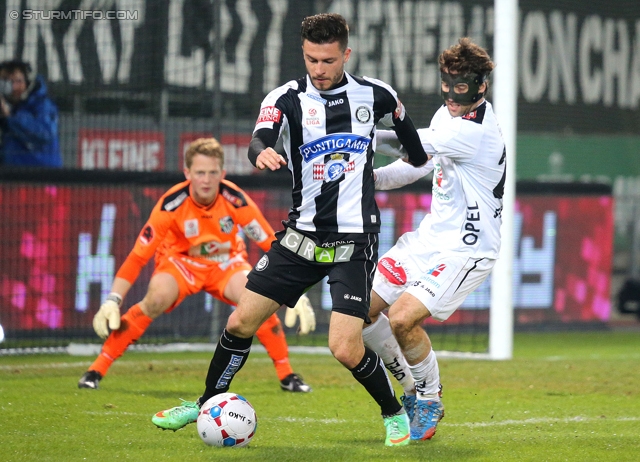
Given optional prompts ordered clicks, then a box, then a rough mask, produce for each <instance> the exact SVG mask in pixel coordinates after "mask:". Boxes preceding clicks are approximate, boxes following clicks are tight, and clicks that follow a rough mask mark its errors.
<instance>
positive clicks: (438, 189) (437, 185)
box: [431, 163, 451, 201]
mask: <svg viewBox="0 0 640 462" xmlns="http://www.w3.org/2000/svg"><path fill="white" fill-rule="evenodd" d="M443 179H444V172H443V170H442V165H440V163H436V164H434V166H433V186H432V188H431V192H432V194H433V195H434V196H435V197H437V198H438V199H439V200H441V201H448V200H451V197H450V196H449V195H448V194H447V193H446V192H444V189H442V180H443Z"/></svg>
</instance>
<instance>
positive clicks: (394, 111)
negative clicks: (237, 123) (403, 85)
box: [253, 72, 427, 233]
mask: <svg viewBox="0 0 640 462" xmlns="http://www.w3.org/2000/svg"><path fill="white" fill-rule="evenodd" d="M378 122H382V123H383V124H385V125H386V126H389V127H393V129H394V130H395V131H396V133H397V134H398V138H399V139H400V141H401V142H402V143H403V145H404V146H406V147H407V150H408V151H410V158H411V160H412V163H414V164H419V163H423V162H426V159H427V158H426V154H425V153H424V150H423V148H422V145H421V144H420V140H419V137H418V135H417V132H416V131H415V128H414V126H413V123H412V122H411V119H410V118H409V117H408V115H406V114H405V111H404V106H403V105H402V103H401V102H400V100H399V99H398V97H397V95H396V92H395V91H394V90H393V89H392V88H391V87H390V86H389V85H387V84H385V83H384V82H381V81H379V80H376V79H371V78H367V77H354V76H352V75H350V74H348V73H346V72H345V76H344V78H343V80H342V82H341V83H340V84H339V85H338V86H337V87H335V88H333V89H331V90H327V91H319V90H317V89H316V88H315V87H314V86H313V85H312V84H311V81H310V79H309V78H308V76H307V77H305V78H301V79H298V80H292V81H290V82H288V83H286V84H285V85H283V86H281V87H279V88H276V89H275V90H273V91H271V92H270V93H269V94H268V95H267V96H266V98H265V99H264V101H263V102H262V106H261V108H260V115H259V117H258V120H257V122H256V126H255V129H254V132H253V136H254V138H256V137H257V138H259V139H260V141H262V143H264V146H266V147H273V146H274V145H275V144H276V141H277V140H278V137H279V136H282V141H283V147H284V149H285V151H286V154H287V156H288V167H289V170H290V171H291V173H292V181H293V188H292V196H293V205H292V207H291V210H290V211H289V219H288V222H287V225H288V226H291V227H294V228H297V229H299V230H301V231H312V232H313V231H321V232H332V233H377V232H379V230H380V213H379V211H378V207H377V205H376V202H375V197H374V192H375V191H374V189H375V188H374V181H373V153H374V150H375V133H376V124H377V123H378ZM256 155H257V154H256ZM422 156H424V157H422Z"/></svg>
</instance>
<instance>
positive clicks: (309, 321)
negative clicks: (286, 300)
mask: <svg viewBox="0 0 640 462" xmlns="http://www.w3.org/2000/svg"><path fill="white" fill-rule="evenodd" d="M297 317H299V318H300V326H299V327H298V332H299V333H300V334H301V335H307V334H308V333H309V332H311V331H314V330H316V315H315V313H314V312H313V307H312V306H311V302H310V301H309V297H307V296H306V295H305V294H303V295H302V296H301V297H300V298H299V299H298V303H296V306H294V307H293V308H289V307H287V313H286V314H285V316H284V325H285V326H287V327H293V326H295V325H296V318H297Z"/></svg>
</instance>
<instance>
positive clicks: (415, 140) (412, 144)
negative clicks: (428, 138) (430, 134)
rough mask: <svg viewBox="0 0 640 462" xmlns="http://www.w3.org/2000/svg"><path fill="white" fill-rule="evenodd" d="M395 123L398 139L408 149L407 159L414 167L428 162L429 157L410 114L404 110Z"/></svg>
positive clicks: (395, 119)
mask: <svg viewBox="0 0 640 462" xmlns="http://www.w3.org/2000/svg"><path fill="white" fill-rule="evenodd" d="M393 124H394V125H393V130H394V131H395V132H396V134H397V135H398V140H399V141H400V143H401V144H402V146H403V147H404V149H406V151H407V161H408V162H409V163H410V164H411V165H413V166H414V167H420V166H422V165H424V164H426V163H427V161H428V160H429V158H428V156H427V153H426V152H425V150H424V147H423V146H422V142H421V141H420V136H419V135H418V132H417V131H416V127H415V126H414V125H413V121H412V120H411V117H409V114H406V113H404V111H403V112H402V113H401V114H400V115H399V116H398V117H395V118H394V119H393Z"/></svg>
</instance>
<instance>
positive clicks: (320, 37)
mask: <svg viewBox="0 0 640 462" xmlns="http://www.w3.org/2000/svg"><path fill="white" fill-rule="evenodd" d="M300 39H301V42H302V44H304V41H305V40H308V41H310V42H311V43H317V44H320V45H322V44H325V43H333V42H339V43H340V49H341V50H342V51H344V50H346V49H347V45H348V43H349V25H348V24H347V21H346V19H344V18H343V17H342V16H341V15H339V14H337V13H320V14H316V15H314V16H307V17H306V18H304V19H303V20H302V27H301V29H300Z"/></svg>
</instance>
